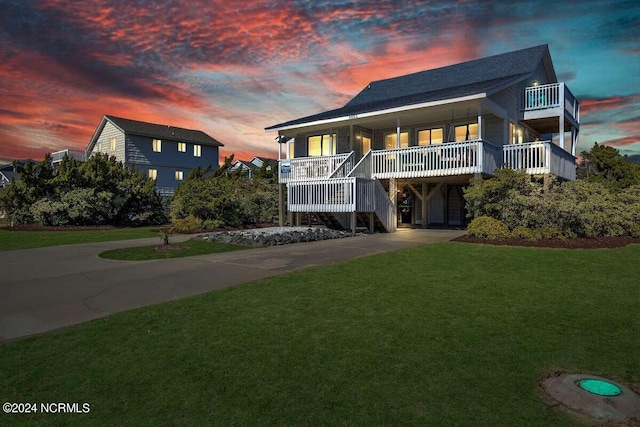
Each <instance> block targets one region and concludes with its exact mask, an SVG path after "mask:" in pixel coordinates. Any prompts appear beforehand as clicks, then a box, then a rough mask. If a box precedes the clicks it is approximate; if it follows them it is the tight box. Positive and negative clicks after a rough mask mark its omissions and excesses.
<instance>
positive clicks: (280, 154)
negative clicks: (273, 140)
mask: <svg viewBox="0 0 640 427" xmlns="http://www.w3.org/2000/svg"><path fill="white" fill-rule="evenodd" d="M281 159H282V136H281V135H278V160H281Z"/></svg>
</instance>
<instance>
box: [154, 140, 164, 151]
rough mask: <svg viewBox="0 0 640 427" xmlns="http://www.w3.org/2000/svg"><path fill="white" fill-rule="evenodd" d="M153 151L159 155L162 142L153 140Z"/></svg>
mask: <svg viewBox="0 0 640 427" xmlns="http://www.w3.org/2000/svg"><path fill="white" fill-rule="evenodd" d="M153 151H155V152H156V153H159V152H161V151H162V141H161V140H159V139H154V140H153Z"/></svg>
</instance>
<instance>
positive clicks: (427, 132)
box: [418, 128, 444, 145]
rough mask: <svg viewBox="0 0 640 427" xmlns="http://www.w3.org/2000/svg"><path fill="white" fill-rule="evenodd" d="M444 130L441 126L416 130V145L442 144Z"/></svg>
mask: <svg viewBox="0 0 640 427" xmlns="http://www.w3.org/2000/svg"><path fill="white" fill-rule="evenodd" d="M443 135H444V131H443V129H442V128H436V129H424V130H420V131H418V145H431V144H442V142H443V138H442V136H443Z"/></svg>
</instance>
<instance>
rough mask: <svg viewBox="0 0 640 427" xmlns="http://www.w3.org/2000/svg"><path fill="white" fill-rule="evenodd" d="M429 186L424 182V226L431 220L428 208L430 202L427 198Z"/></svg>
mask: <svg viewBox="0 0 640 427" xmlns="http://www.w3.org/2000/svg"><path fill="white" fill-rule="evenodd" d="M428 190H429V187H428V185H427V184H426V183H423V184H422V228H427V223H428V222H429V221H428V220H429V218H428V215H429V209H428V207H427V206H428V203H429V201H428V200H427V193H428Z"/></svg>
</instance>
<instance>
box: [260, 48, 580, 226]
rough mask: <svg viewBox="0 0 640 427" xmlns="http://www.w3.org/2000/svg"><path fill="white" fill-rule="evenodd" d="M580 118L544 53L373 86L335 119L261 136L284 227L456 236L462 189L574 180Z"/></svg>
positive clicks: (526, 52)
mask: <svg viewBox="0 0 640 427" xmlns="http://www.w3.org/2000/svg"><path fill="white" fill-rule="evenodd" d="M579 117H580V107H579V103H578V101H577V100H576V98H575V97H574V96H573V94H572V93H571V91H570V90H569V88H568V87H567V86H566V84H565V83H563V82H558V79H557V76H556V73H555V70H554V67H553V63H552V61H551V56H550V54H549V48H548V46H546V45H542V46H536V47H532V48H528V49H522V50H518V51H514V52H509V53H504V54H501V55H495V56H491V57H487V58H481V59H477V60H474V61H469V62H464V63H461V64H456V65H451V66H448V67H443V68H438V69H433V70H427V71H422V72H418V73H414V74H409V75H405V76H401V77H395V78H390V79H386V80H379V81H374V82H371V83H370V84H368V85H367V86H366V87H365V88H364V89H363V90H362V91H361V92H360V93H359V94H358V95H356V96H355V97H354V98H353V99H352V100H350V101H349V102H348V103H347V104H345V105H344V106H343V107H342V108H338V109H335V110H330V111H325V112H322V113H319V114H315V115H312V116H308V117H302V118H298V119H295V120H291V121H287V122H284V123H280V124H277V125H273V126H270V127H268V128H266V130H267V131H273V132H278V136H279V138H278V141H279V147H280V150H279V153H280V154H279V159H281V160H280V166H279V173H280V183H281V184H284V185H286V190H287V192H286V194H287V202H286V203H287V209H288V211H289V212H292V213H294V214H296V216H297V218H296V219H291V218H290V222H293V223H296V222H298V221H299V215H297V213H302V212H313V213H316V214H317V216H318V217H319V218H320V219H321V220H322V221H323V222H325V223H326V224H327V225H333V226H336V227H342V228H350V229H352V230H355V228H356V227H357V226H358V223H360V224H361V225H366V226H368V227H370V228H373V227H374V226H376V227H377V228H378V229H383V230H386V231H394V230H395V228H396V227H397V226H420V227H428V226H438V225H444V226H458V225H464V224H465V210H464V201H463V198H462V190H463V188H464V187H465V186H468V185H469V180H470V179H471V178H473V177H474V176H475V177H490V176H491V175H493V173H494V171H495V170H496V169H497V168H502V167H510V168H513V169H523V170H525V171H526V172H527V173H530V174H533V175H540V176H541V177H543V178H546V177H548V176H549V175H555V176H557V177H559V178H560V179H565V180H572V179H575V157H574V156H575V151H576V145H577V143H578V131H579V128H580V125H579V120H580V119H579ZM283 148H284V150H283ZM283 151H284V155H283ZM280 200H281V205H282V204H283V198H282V197H281V199H280ZM280 212H281V215H280V216H281V223H282V222H283V221H284V218H283V212H284V208H283V207H281V209H280Z"/></svg>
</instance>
